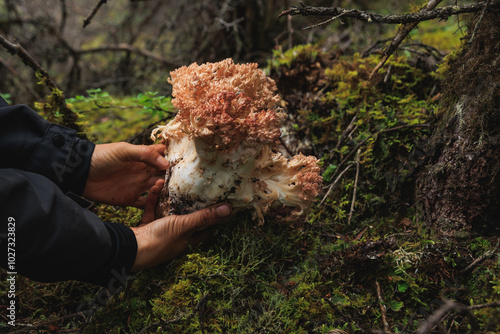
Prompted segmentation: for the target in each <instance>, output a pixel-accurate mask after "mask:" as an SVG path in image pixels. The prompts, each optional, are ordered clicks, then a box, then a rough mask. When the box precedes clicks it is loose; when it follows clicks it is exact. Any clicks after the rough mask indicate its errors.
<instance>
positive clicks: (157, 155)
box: [136, 144, 169, 170]
mask: <svg viewBox="0 0 500 334" xmlns="http://www.w3.org/2000/svg"><path fill="white" fill-rule="evenodd" d="M136 150H137V154H138V157H139V160H138V161H141V162H144V163H145V164H146V165H148V166H151V167H154V168H157V169H159V170H166V169H167V168H168V167H169V163H168V161H167V160H166V159H165V157H164V156H163V155H162V153H163V152H164V151H165V145H161V144H157V145H151V146H144V145H143V146H136Z"/></svg>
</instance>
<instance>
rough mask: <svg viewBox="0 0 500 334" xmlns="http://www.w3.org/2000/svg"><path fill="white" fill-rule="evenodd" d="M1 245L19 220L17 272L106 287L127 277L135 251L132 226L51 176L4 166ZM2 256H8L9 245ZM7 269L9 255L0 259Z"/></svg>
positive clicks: (0, 183)
mask: <svg viewBox="0 0 500 334" xmlns="http://www.w3.org/2000/svg"><path fill="white" fill-rule="evenodd" d="M0 208H1V210H0V212H1V216H2V221H3V223H1V224H0V235H2V237H1V239H0V241H1V247H2V248H6V247H7V242H6V241H7V240H6V233H7V222H8V217H13V218H14V219H15V222H16V229H15V233H16V235H15V237H16V238H15V241H16V247H15V250H16V271H17V272H18V273H19V274H22V275H24V276H27V277H29V278H32V279H34V280H38V281H43V282H54V281H62V280H70V279H74V280H80V281H85V282H90V283H95V284H99V285H102V286H108V285H109V284H111V283H112V282H114V281H116V280H117V279H118V278H117V277H122V278H123V276H125V275H128V274H129V273H130V271H131V268H132V265H133V263H134V260H135V256H136V253H137V242H136V240H135V236H134V234H133V232H132V230H131V229H129V228H128V227H125V226H123V225H118V224H107V223H103V222H102V221H101V220H100V219H99V218H98V217H97V216H96V215H94V214H93V213H91V212H89V211H88V210H86V209H84V208H82V207H80V206H78V205H77V204H76V203H75V202H74V201H72V200H71V199H70V198H68V197H66V196H65V195H64V194H63V193H62V191H61V190H60V189H59V188H57V187H56V186H55V185H54V184H53V183H52V182H50V181H49V180H48V179H47V178H45V177H43V176H40V175H38V174H34V173H29V172H24V171H19V170H15V169H2V170H0ZM3 253H4V254H7V252H6V249H5V252H3ZM0 261H1V262H0V263H1V265H2V267H4V268H6V257H5V258H2V259H1V260H0Z"/></svg>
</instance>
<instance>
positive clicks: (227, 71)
mask: <svg viewBox="0 0 500 334" xmlns="http://www.w3.org/2000/svg"><path fill="white" fill-rule="evenodd" d="M169 82H170V83H171V84H172V85H173V93H172V95H173V97H174V99H173V100H172V103H173V105H174V106H175V107H176V108H178V109H179V112H178V114H177V115H176V117H175V118H174V119H173V120H172V121H170V122H169V123H168V124H167V125H165V126H160V127H158V128H157V129H155V130H154V131H153V133H152V137H153V138H154V139H156V138H158V137H161V138H162V140H163V142H165V144H166V145H167V151H166V154H165V158H166V159H167V160H169V162H170V165H171V168H170V170H169V172H168V173H167V176H166V181H167V182H166V185H165V190H164V198H163V201H162V203H160V211H161V214H162V215H167V214H172V213H186V212H191V211H194V210H197V209H200V208H202V207H205V206H207V205H210V204H213V203H216V202H218V201H228V202H229V203H231V205H232V206H233V207H235V208H247V207H253V208H255V209H256V212H257V214H258V216H259V220H260V221H261V222H262V220H263V218H262V217H263V216H262V214H263V212H265V211H266V210H267V209H268V208H269V207H270V206H271V204H273V203H282V204H284V205H287V206H292V207H297V208H299V209H300V212H301V211H302V210H303V209H304V208H306V207H307V206H308V205H309V204H310V203H311V201H312V199H313V198H314V197H315V196H317V194H318V193H319V190H320V187H321V183H322V178H321V176H320V175H319V170H320V169H319V167H318V164H317V159H316V158H315V157H311V156H309V157H306V156H304V155H302V154H300V155H297V156H295V157H293V158H292V159H291V160H288V159H287V158H285V157H284V156H283V155H281V154H280V153H279V152H278V150H277V148H278V145H279V143H280V140H279V138H280V135H281V133H280V129H279V126H280V121H281V120H282V118H283V117H284V114H283V113H282V112H280V111H279V110H277V109H275V106H276V105H277V103H278V102H279V100H280V98H279V96H278V95H277V94H276V93H275V91H276V85H275V83H274V81H273V80H272V79H269V78H267V77H266V75H265V74H264V73H263V72H262V71H261V70H259V69H258V67H257V64H241V65H239V64H234V63H233V61H232V60H231V59H226V60H224V61H221V62H218V63H206V64H202V65H198V64H196V63H195V64H192V65H190V66H189V67H185V66H184V67H181V68H179V69H177V70H175V71H173V72H172V73H171V79H170V80H169Z"/></svg>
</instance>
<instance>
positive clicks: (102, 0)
mask: <svg viewBox="0 0 500 334" xmlns="http://www.w3.org/2000/svg"><path fill="white" fill-rule="evenodd" d="M106 2H108V0H99V2H98V3H97V4H96V5H95V6H94V8H92V10H91V11H90V13H89V14H88V15H87V17H85V19H83V27H84V28H85V27H86V26H88V25H89V24H90V21H92V19H93V18H94V16H95V14H97V11H98V10H99V8H101V6H102V5H104V4H105V3H106Z"/></svg>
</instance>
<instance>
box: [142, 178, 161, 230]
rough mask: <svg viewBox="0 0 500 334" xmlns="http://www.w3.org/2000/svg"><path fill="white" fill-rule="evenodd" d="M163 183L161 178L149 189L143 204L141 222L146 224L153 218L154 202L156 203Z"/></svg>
mask: <svg viewBox="0 0 500 334" xmlns="http://www.w3.org/2000/svg"><path fill="white" fill-rule="evenodd" d="M164 183H165V181H164V180H163V179H160V180H157V181H156V183H155V184H154V185H153V186H152V187H151V189H150V190H149V193H148V196H147V197H146V202H145V204H144V214H143V215H142V219H141V224H147V223H150V222H152V221H153V220H155V218H156V217H155V211H156V204H157V203H158V198H159V197H160V193H161V189H162V188H163V184H164Z"/></svg>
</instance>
